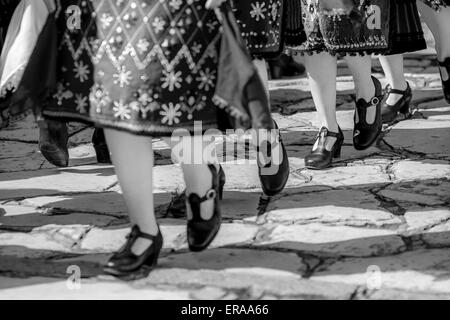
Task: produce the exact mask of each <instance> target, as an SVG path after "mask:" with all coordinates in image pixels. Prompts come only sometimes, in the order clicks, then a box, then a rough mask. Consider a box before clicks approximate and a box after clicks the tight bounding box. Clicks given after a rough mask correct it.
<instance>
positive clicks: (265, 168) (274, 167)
mask: <svg viewBox="0 0 450 320" xmlns="http://www.w3.org/2000/svg"><path fill="white" fill-rule="evenodd" d="M274 122H275V121H274ZM275 129H277V130H279V129H278V125H277V124H276V123H275ZM277 139H278V143H276V144H275V146H276V148H275V149H276V150H273V149H272V148H273V146H274V145H273V144H268V152H267V153H268V155H269V156H270V159H269V161H266V163H264V164H263V163H261V161H258V175H259V180H260V182H261V187H262V189H263V192H264V194H265V195H266V196H269V197H273V196H275V195H277V194H279V193H280V192H281V191H283V189H284V187H285V186H286V183H287V182H288V179H289V174H290V169H289V157H288V154H287V151H286V148H285V146H284V144H283V140H282V139H281V134H280V132H278V136H277ZM274 151H278V152H279V153H280V154H279V157H278V160H280V161H279V164H273V163H272V161H271V160H272V154H273V152H274Z"/></svg>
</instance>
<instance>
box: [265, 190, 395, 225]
mask: <svg viewBox="0 0 450 320" xmlns="http://www.w3.org/2000/svg"><path fill="white" fill-rule="evenodd" d="M266 220H267V221H268V222H271V223H283V224H308V223H322V224H332V225H347V226H354V227H364V226H374V227H385V228H387V227H390V228H394V227H396V226H398V225H400V224H401V223H402V221H401V220H400V219H399V218H398V217H396V216H394V215H392V214H391V213H390V212H388V211H386V210H384V209H382V208H381V207H380V203H379V201H378V200H377V199H376V198H375V197H374V196H373V195H372V194H370V193H367V192H364V191H359V190H332V191H324V192H317V193H308V194H299V195H296V194H291V195H289V196H285V197H283V198H281V199H278V200H276V201H274V202H272V203H271V204H270V205H269V208H268V213H267V215H266Z"/></svg>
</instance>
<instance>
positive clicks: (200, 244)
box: [187, 164, 222, 252]
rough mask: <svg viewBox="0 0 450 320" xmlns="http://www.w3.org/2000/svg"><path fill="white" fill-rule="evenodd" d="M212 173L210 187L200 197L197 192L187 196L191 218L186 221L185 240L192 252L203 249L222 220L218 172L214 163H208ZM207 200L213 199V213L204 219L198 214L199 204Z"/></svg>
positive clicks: (213, 235) (214, 234) (213, 236)
mask: <svg viewBox="0 0 450 320" xmlns="http://www.w3.org/2000/svg"><path fill="white" fill-rule="evenodd" d="M208 167H209V169H210V170H211V173H212V176H213V178H212V188H211V189H210V190H209V191H208V192H207V193H206V195H205V196H203V197H200V196H198V195H197V194H195V193H193V194H190V195H189V197H188V198H187V200H188V201H187V202H188V203H187V205H189V206H190V208H191V211H192V219H191V220H188V223H187V240H188V244H189V249H190V250H191V251H194V252H198V251H203V250H205V249H206V248H207V247H208V246H209V245H210V244H211V242H212V241H213V240H214V238H215V237H216V235H217V233H218V232H219V229H220V225H221V222H222V215H221V212H220V203H219V198H220V196H221V195H220V193H221V191H220V187H219V174H218V173H217V170H216V167H215V166H214V165H212V164H211V165H208ZM208 200H214V213H213V215H212V218H211V219H209V220H204V219H203V218H202V216H201V214H200V212H201V204H202V203H203V202H205V201H208Z"/></svg>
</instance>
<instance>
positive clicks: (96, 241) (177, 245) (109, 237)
mask: <svg viewBox="0 0 450 320" xmlns="http://www.w3.org/2000/svg"><path fill="white" fill-rule="evenodd" d="M161 223H162V225H161V232H162V234H163V238H164V246H163V248H164V249H167V250H185V249H187V247H188V246H187V238H186V226H185V225H164V221H162V222H161ZM257 231H258V227H257V226H255V225H248V224H242V223H233V224H230V223H223V224H222V226H221V228H220V231H219V233H218V235H217V237H216V239H215V240H214V241H213V242H212V244H211V245H210V248H216V247H224V246H243V245H247V244H249V243H251V242H252V241H253V239H254V238H255V236H256V233H257ZM129 233H130V229H129V228H116V229H99V228H93V229H92V230H90V231H89V232H88V233H87V234H86V236H85V237H84V239H83V240H82V242H81V245H80V250H82V251H83V252H93V253H109V252H115V251H117V250H119V249H120V247H121V246H122V245H123V244H124V243H125V238H126V236H127V235H128V234H129Z"/></svg>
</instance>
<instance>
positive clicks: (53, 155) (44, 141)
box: [39, 120, 69, 168]
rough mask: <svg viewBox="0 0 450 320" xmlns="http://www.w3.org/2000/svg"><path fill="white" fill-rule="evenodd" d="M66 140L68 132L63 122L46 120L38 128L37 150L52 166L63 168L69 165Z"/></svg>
mask: <svg viewBox="0 0 450 320" xmlns="http://www.w3.org/2000/svg"><path fill="white" fill-rule="evenodd" d="M68 140H69V132H68V130H67V126H66V124H65V123H64V122H60V121H55V120H46V121H45V123H44V124H43V125H41V126H40V128H39V150H40V151H41V153H42V155H43V156H44V158H45V159H47V160H48V162H50V163H51V164H53V165H54V166H57V167H63V168H64V167H67V166H68V165H69V149H68V147H67V142H68Z"/></svg>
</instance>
